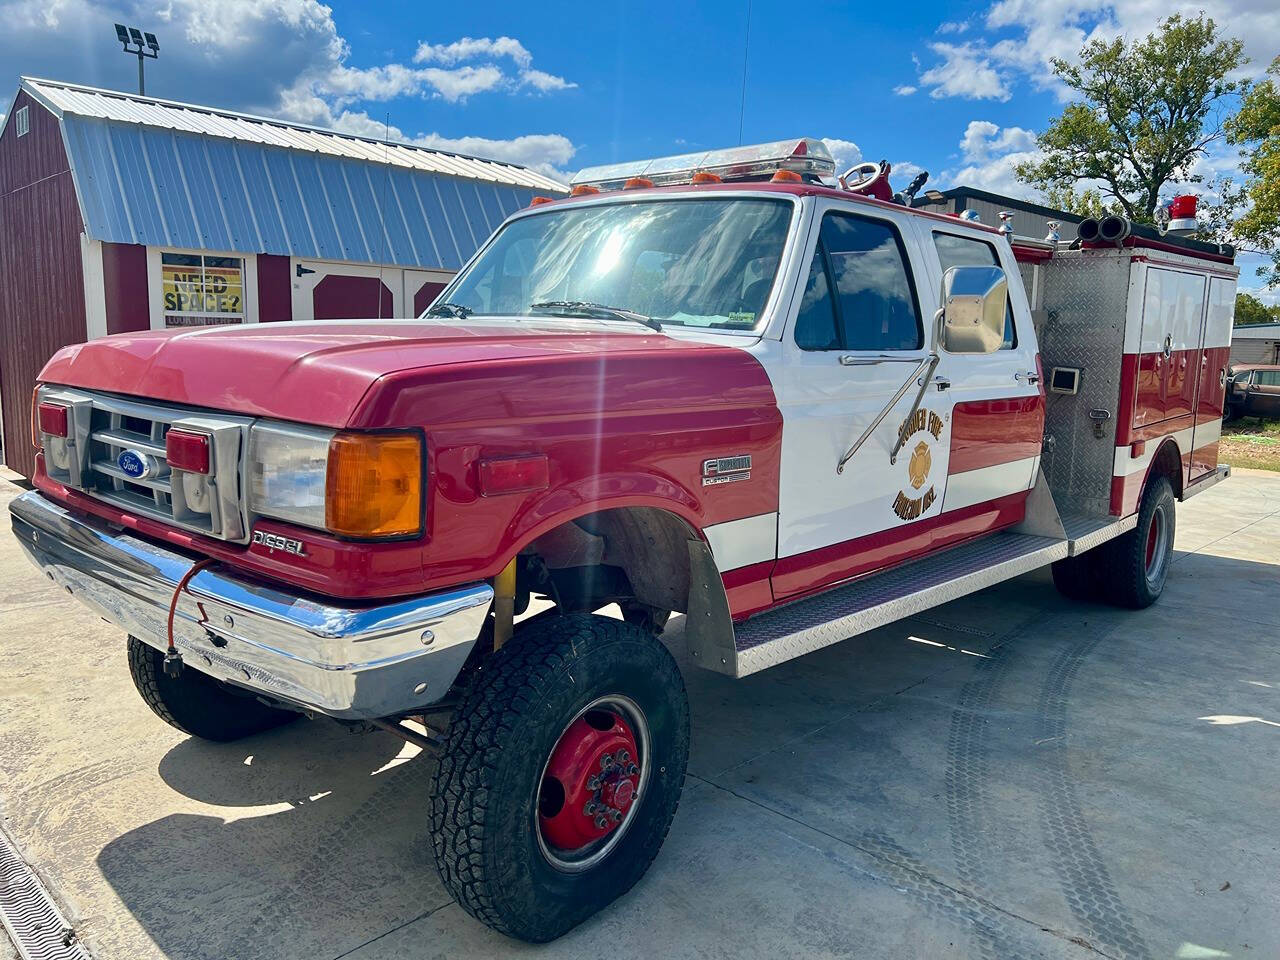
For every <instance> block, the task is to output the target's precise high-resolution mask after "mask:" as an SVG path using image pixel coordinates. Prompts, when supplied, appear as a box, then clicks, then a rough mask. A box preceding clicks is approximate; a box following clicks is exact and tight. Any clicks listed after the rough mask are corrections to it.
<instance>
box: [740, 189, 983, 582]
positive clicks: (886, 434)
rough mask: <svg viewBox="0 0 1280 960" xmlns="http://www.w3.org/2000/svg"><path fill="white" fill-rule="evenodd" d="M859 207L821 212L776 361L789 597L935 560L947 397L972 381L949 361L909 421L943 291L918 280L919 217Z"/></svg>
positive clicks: (775, 347)
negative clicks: (959, 382)
mask: <svg viewBox="0 0 1280 960" xmlns="http://www.w3.org/2000/svg"><path fill="white" fill-rule="evenodd" d="M850 206H851V205H844V204H839V203H838V202H835V201H828V200H821V201H819V202H818V204H817V206H816V209H815V219H814V221H813V226H812V229H811V230H810V236H809V239H808V248H807V251H806V256H805V259H804V263H805V264H806V266H805V268H804V269H805V271H806V273H807V277H806V280H805V282H804V284H803V285H802V286H801V287H800V288H799V289H798V290H797V294H796V297H795V298H794V300H793V302H792V304H791V313H790V317H789V318H788V322H787V324H786V326H785V327H784V329H783V332H782V341H781V343H774V344H771V345H770V351H771V355H770V356H768V357H767V358H763V359H764V362H765V365H766V367H767V368H768V370H769V374H770V377H771V379H772V380H773V383H774V392H775V395H776V396H777V399H778V405H779V408H780V409H781V411H782V416H783V433H782V465H781V471H780V476H779V484H780V487H779V513H778V561H777V563H776V565H775V567H774V572H773V578H772V586H773V592H774V596H775V598H778V599H781V598H782V597H786V596H794V595H796V594H798V593H803V592H805V591H808V590H812V589H814V588H817V587H820V586H822V585H825V584H829V583H834V582H837V581H840V580H844V579H848V578H850V577H853V576H857V575H860V574H862V573H866V572H869V571H870V570H874V569H876V568H878V567H883V566H888V565H890V564H892V563H896V562H899V561H901V560H903V559H906V558H908V557H910V556H912V555H915V554H917V553H921V552H924V551H926V550H927V549H929V547H930V546H931V543H932V540H931V537H932V532H933V531H932V528H933V526H934V524H935V523H936V520H937V518H938V516H939V514H940V513H941V511H942V503H943V499H944V496H945V493H946V478H947V458H948V454H949V451H950V436H949V429H950V421H951V397H952V394H951V391H950V390H947V389H939V388H943V387H946V386H948V384H949V382H951V381H954V380H955V379H956V378H957V376H962V374H961V373H960V371H959V370H958V369H957V368H958V365H959V363H958V362H959V360H961V359H962V358H956V357H946V356H944V357H942V358H941V359H940V361H939V364H938V367H937V369H936V370H935V371H934V372H933V374H932V375H931V376H930V377H929V380H928V381H927V382H925V383H924V394H923V397H922V400H921V403H920V407H919V412H918V413H917V414H916V415H915V416H913V417H911V418H910V422H907V414H908V412H909V411H910V409H911V406H912V402H913V401H914V399H915V397H916V394H917V393H918V392H919V390H920V378H921V377H922V376H923V375H924V374H925V370H926V366H927V363H926V361H927V360H928V356H929V351H928V341H929V337H928V333H927V329H928V320H927V319H926V318H931V317H932V316H933V314H934V311H935V310H936V308H937V293H936V292H935V291H934V290H933V289H932V285H930V284H925V285H922V284H920V283H919V282H918V278H921V277H927V275H928V274H927V269H926V265H925V264H924V262H922V260H921V258H920V255H919V245H918V243H916V242H914V238H913V236H912V233H911V223H910V219H911V218H910V215H909V214H907V213H906V212H905V211H903V212H901V213H898V212H896V211H888V210H886V211H881V210H876V211H874V212H873V213H864V212H862V210H857V211H855V210H852V209H849V207H850ZM899 394H900V396H899ZM895 396H896V397H898V399H897V400H896V401H895V399H894V398H895ZM881 414H883V418H882V419H881V421H880V423H879V424H878V425H877V426H876V427H875V429H874V430H872V431H871V432H870V434H869V435H868V436H867V438H866V440H865V442H864V443H863V444H862V445H861V446H860V447H859V449H858V451H857V452H856V453H855V454H854V455H853V456H852V458H850V459H849V460H848V462H847V463H845V465H844V467H843V469H837V466H838V464H839V463H840V461H841V459H842V458H843V457H844V456H845V454H846V452H847V451H848V450H849V449H850V447H851V446H852V445H853V444H854V442H855V441H856V440H858V438H859V437H860V436H862V434H863V433H864V432H865V431H867V429H868V428H869V427H871V426H872V424H873V423H875V421H876V419H877V418H878V417H880V416H881ZM900 436H901V437H902V444H901V449H900V450H899V451H898V452H897V454H896V456H895V457H894V458H893V459H892V460H891V451H892V449H893V447H894V445H895V442H896V441H897V440H898V439H899V437H900Z"/></svg>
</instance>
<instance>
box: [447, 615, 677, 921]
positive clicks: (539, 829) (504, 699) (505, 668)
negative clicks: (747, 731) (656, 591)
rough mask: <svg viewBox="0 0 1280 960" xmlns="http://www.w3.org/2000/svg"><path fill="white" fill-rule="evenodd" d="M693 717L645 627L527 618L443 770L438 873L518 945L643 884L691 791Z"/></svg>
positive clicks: (467, 701)
mask: <svg viewBox="0 0 1280 960" xmlns="http://www.w3.org/2000/svg"><path fill="white" fill-rule="evenodd" d="M688 753H689V708H688V701H687V699H686V696H685V689H684V682H683V680H682V679H681V677H680V671H679V668H678V667H677V666H676V664H675V661H674V660H673V659H672V657H671V655H670V653H668V652H667V650H666V648H665V647H663V646H662V644H661V643H659V642H658V641H657V640H656V638H654V636H653V635H652V634H651V633H650V632H648V631H647V630H645V629H643V628H640V627H637V626H635V625H632V624H628V623H624V622H621V621H618V620H614V619H611V618H606V617H599V616H587V615H568V616H563V617H553V618H547V619H543V620H539V621H537V622H533V623H530V624H528V625H527V626H526V627H525V629H523V630H521V631H518V632H517V633H516V635H515V636H514V637H513V638H512V639H511V640H510V641H508V643H507V644H506V645H505V646H504V647H503V648H502V649H501V650H499V651H498V652H497V653H496V654H494V655H493V657H492V658H491V659H490V660H489V661H487V662H486V663H484V664H483V665H482V666H481V668H480V669H479V670H478V671H477V672H476V675H475V677H474V678H473V680H472V682H471V685H470V687H469V688H468V690H467V692H466V694H465V695H464V697H463V700H462V703H461V704H459V706H458V709H457V711H456V712H455V713H454V715H453V718H452V721H451V723H450V726H449V736H448V741H447V744H446V746H445V749H444V752H443V754H442V756H441V758H440V762H439V765H438V766H437V768H436V772H435V776H434V780H433V784H432V796H431V827H432V839H433V842H434V851H435V857H436V865H437V867H438V868H439V870H440V876H441V878H442V879H443V881H444V883H445V886H446V887H447V888H448V889H449V891H450V893H452V894H453V896H454V897H455V898H456V899H457V901H458V903H459V904H460V905H461V906H462V907H463V909H465V910H466V911H467V912H468V913H470V914H471V915H472V916H474V917H476V918H477V919H478V920H480V921H481V922H483V923H485V924H488V925H489V926H490V927H493V928H494V929H495V930H498V931H499V932H501V933H505V934H507V935H508V936H512V937H517V938H519V939H522V940H529V941H533V942H544V941H547V940H551V939H554V938H555V937H558V936H560V935H561V934H563V933H565V932H566V931H567V930H569V929H571V928H573V927H574V926H576V925H577V924H579V923H581V922H582V921H583V920H585V919H586V918H587V917H589V916H591V915H592V914H593V913H595V912H596V911H598V910H600V909H601V908H602V907H604V906H606V905H607V904H609V903H611V902H612V901H613V900H615V899H616V898H617V897H619V896H621V895H622V894H623V893H625V892H626V891H627V890H629V889H630V888H631V886H632V885H633V884H635V882H636V881H637V880H639V879H640V877H641V876H643V875H644V872H645V871H646V870H647V869H648V868H649V864H650V863H652V861H653V858H654V857H655V856H656V855H657V853H658V849H659V848H660V847H661V846H662V842H663V840H664V839H665V838H666V834H667V830H668V828H669V827H670V825H671V819H672V817H673V816H674V815H675V810H676V806H677V804H678V803H679V800H680V792H681V788H682V786H683V784H684V774H685V766H686V764H687V762H688Z"/></svg>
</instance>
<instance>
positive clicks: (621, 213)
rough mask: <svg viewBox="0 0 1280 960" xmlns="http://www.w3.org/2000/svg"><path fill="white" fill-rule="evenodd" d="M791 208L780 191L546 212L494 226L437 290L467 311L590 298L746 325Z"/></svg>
mask: <svg viewBox="0 0 1280 960" xmlns="http://www.w3.org/2000/svg"><path fill="white" fill-rule="evenodd" d="M791 211H792V206H791V204H790V202H788V201H786V200H772V199H712V198H706V199H704V198H698V199H695V200H646V201H639V202H631V203H613V204H605V205H594V206H587V207H566V208H564V209H562V210H556V209H553V210H548V211H547V212H546V213H540V214H535V215H533V216H528V217H522V218H521V219H519V220H514V221H512V222H511V223H509V224H508V225H507V226H506V227H504V228H503V229H502V232H501V233H499V234H498V236H497V237H495V238H494V240H493V242H492V243H490V244H489V246H488V248H486V249H485V251H484V253H482V254H481V255H480V257H479V258H478V259H477V260H476V262H475V263H474V264H472V266H471V267H470V269H468V270H467V271H465V272H464V273H463V274H462V275H461V276H460V277H459V278H458V280H457V281H455V283H454V285H453V286H452V287H451V288H450V289H449V290H447V291H446V292H445V294H444V295H443V297H442V298H441V300H442V301H447V302H448V303H449V304H452V305H455V306H456V307H458V308H462V309H463V310H466V311H469V313H470V315H474V316H484V315H493V314H504V315H513V314H514V315H522V316H523V315H535V314H536V315H538V316H548V315H551V316H555V315H557V314H559V315H565V316H580V315H583V314H582V313H581V312H579V311H580V310H581V308H583V307H584V306H586V305H591V306H594V307H609V308H616V309H618V310H622V311H628V312H631V313H635V314H639V315H641V316H642V317H644V318H654V319H656V320H658V321H660V322H661V324H662V325H663V326H666V325H668V324H675V325H680V326H686V327H703V328H707V327H710V328H716V329H722V330H743V331H750V330H753V329H755V327H756V326H757V324H758V322H759V321H760V319H761V314H762V313H763V312H764V305H765V303H766V302H767V301H768V299H769V291H770V290H771V289H772V288H773V280H774V276H775V275H776V274H777V272H778V262H779V260H780V259H781V257H782V248H783V245H784V243H785V241H786V236H787V229H788V225H789V223H790V219H791ZM622 319H625V318H622Z"/></svg>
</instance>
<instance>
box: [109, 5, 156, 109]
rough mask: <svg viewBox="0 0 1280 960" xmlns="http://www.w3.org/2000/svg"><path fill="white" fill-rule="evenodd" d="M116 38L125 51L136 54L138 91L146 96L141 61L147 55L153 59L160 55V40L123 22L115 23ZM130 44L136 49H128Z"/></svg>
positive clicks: (152, 34)
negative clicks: (126, 25)
mask: <svg viewBox="0 0 1280 960" xmlns="http://www.w3.org/2000/svg"><path fill="white" fill-rule="evenodd" d="M116 39H117V40H119V41H120V42H121V43H122V44H124V52H125V53H133V54H137V56H138V93H139V95H141V96H146V93H147V84H146V80H145V79H144V77H143V74H142V62H143V59H144V58H147V57H149V58H150V59H152V60H154V59H155V58H156V57H158V56H160V41H158V40H157V39H156V35H155V34H154V33H143V32H142V31H141V30H139V29H138V28H137V27H125V26H124V25H123V24H120V23H117V24H116ZM130 44H134V45H136V46H137V48H138V49H136V50H133V49H130Z"/></svg>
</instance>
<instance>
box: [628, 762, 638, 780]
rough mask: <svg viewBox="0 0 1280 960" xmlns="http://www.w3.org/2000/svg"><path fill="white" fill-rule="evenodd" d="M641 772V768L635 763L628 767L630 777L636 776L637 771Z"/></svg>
mask: <svg viewBox="0 0 1280 960" xmlns="http://www.w3.org/2000/svg"><path fill="white" fill-rule="evenodd" d="M639 772H640V768H639V767H637V766H636V765H635V764H634V763H633V764H630V765H629V766H628V767H627V776H628V777H634V776H635V775H636V774H637V773H639Z"/></svg>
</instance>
